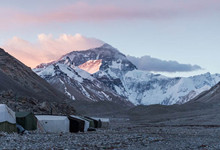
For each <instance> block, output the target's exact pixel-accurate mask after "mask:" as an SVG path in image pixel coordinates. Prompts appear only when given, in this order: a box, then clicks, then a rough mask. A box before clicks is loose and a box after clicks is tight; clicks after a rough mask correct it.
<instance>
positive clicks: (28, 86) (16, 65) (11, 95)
mask: <svg viewBox="0 0 220 150" xmlns="http://www.w3.org/2000/svg"><path fill="white" fill-rule="evenodd" d="M0 93H1V94H0V101H1V103H7V104H8V105H9V106H12V105H13V106H12V107H16V109H20V110H23V109H25V110H27V109H29V110H30V109H32V108H31V107H33V109H32V111H36V112H45V113H46V112H50V111H51V109H52V111H53V112H54V113H74V107H73V105H72V102H71V100H70V99H68V98H67V97H66V96H65V95H64V94H63V93H61V92H59V91H57V90H56V89H54V88H53V87H51V85H50V84H48V83H47V82H46V81H45V80H43V79H42V78H40V77H39V76H38V75H37V74H35V73H34V72H33V71H32V70H31V68H28V67H27V66H25V65H24V64H22V63H21V62H20V61H18V60H17V59H15V58H14V57H12V56H10V55H9V54H8V53H6V52H5V51H4V50H3V49H0ZM18 106H19V107H18ZM62 106H63V108H61V107H62ZM28 107H29V108H28ZM40 107H41V110H40Z"/></svg>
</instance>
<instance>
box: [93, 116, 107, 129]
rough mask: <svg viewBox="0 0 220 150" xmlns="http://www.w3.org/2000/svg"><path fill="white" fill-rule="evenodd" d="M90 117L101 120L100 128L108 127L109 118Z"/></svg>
mask: <svg viewBox="0 0 220 150" xmlns="http://www.w3.org/2000/svg"><path fill="white" fill-rule="evenodd" d="M91 118H92V119H95V120H97V121H98V120H101V122H102V128H108V127H109V124H110V120H109V118H98V117H91Z"/></svg>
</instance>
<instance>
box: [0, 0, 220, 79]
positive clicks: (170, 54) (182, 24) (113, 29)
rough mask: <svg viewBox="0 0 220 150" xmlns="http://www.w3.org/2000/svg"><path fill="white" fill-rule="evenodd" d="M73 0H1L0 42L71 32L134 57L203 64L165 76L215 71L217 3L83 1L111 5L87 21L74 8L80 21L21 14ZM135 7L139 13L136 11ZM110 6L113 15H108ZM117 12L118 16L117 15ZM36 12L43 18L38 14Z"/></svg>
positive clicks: (219, 42) (219, 39)
mask: <svg viewBox="0 0 220 150" xmlns="http://www.w3.org/2000/svg"><path fill="white" fill-rule="evenodd" d="M78 2H79V1H68V0H66V1H65V0H64V1H60V0H46V1H45V0H44V1H43V0H42V1H37V2H36V1H32V0H19V1H14V0H13V1H12V0H3V1H1V6H0V9H1V8H4V9H1V10H0V13H1V15H0V17H1V18H2V20H3V21H4V23H3V25H2V26H0V33H1V34H0V45H3V44H4V43H5V42H6V41H7V40H9V39H11V38H12V37H14V36H16V37H19V38H21V39H24V40H27V41H31V42H34V41H36V40H37V35H39V34H41V33H44V34H53V36H55V37H58V36H59V35H60V34H63V33H66V34H71V35H75V34H76V33H80V34H82V35H84V36H87V37H94V38H97V39H100V40H102V41H104V42H107V43H109V44H110V45H112V46H113V47H116V48H117V49H119V50H120V51H121V52H123V53H124V54H126V55H132V56H137V57H140V56H143V55H150V56H152V57H156V58H159V59H162V60H176V61H178V62H179V63H185V64H192V65H194V64H196V65H199V66H201V67H202V68H204V70H202V71H197V72H191V73H178V74H171V76H175V75H184V76H188V75H194V74H199V73H202V72H207V71H209V72H211V73H220V70H219V55H220V51H219V50H220V29H219V27H220V2H219V1H216V0H210V1H209V2H207V1H204V0H201V1H200V0H195V1H193V2H191V1H189V0H186V1H181V2H180V3H178V2H177V1H174V0H167V1H166V0H155V1H151V0H145V1H143V0H136V1H135V2H134V1H131V0H128V1H127V3H125V1H124V0H122V1H120V3H119V2H118V1H116V0H114V1H111V2H108V1H105V0H102V1H101V0H95V1H93V2H91V1H83V2H84V3H85V4H86V5H85V6H84V3H83V8H87V7H88V9H91V10H92V11H93V7H95V8H100V7H102V6H103V7H104V8H105V7H106V9H108V8H109V7H108V6H109V5H110V6H115V7H116V8H114V9H111V8H110V10H109V12H108V13H106V14H103V15H100V14H97V13H96V14H93V16H91V19H90V18H89V17H90V16H89V13H88V14H86V13H87V12H86V11H85V14H84V10H80V9H79V10H77V11H82V12H79V13H80V14H79V16H80V17H81V18H82V19H81V18H74V17H72V18H71V17H70V18H68V17H67V18H65V20H62V19H58V20H57V19H55V20H53V19H54V18H53V17H50V16H49V17H48V20H47V18H46V21H45V20H37V19H39V18H37V19H36V20H37V21H36V20H34V19H33V20H32V19H30V18H28V19H26V18H25V17H23V16H24V14H27V15H30V16H33V18H34V17H35V15H36V14H37V15H38V14H41V12H46V13H45V14H47V12H50V11H53V10H57V11H59V10H62V9H60V8H65V7H66V6H68V5H73V7H74V5H78V4H77V3H78ZM81 2H82V1H81ZM166 2H167V3H166ZM122 3H123V5H124V7H123V6H122ZM140 4H141V5H140ZM132 5H134V6H132ZM163 5H164V7H163ZM79 7H81V4H79ZM120 7H123V9H124V10H123V11H122V12H121V11H118V9H117V8H120ZM133 7H134V9H133V10H132V11H131V10H130V9H132V8H133ZM139 7H140V10H141V11H139V10H138V8H139ZM145 7H146V11H145ZM74 8H75V7H74ZM165 8H166V9H165ZM115 9H116V13H114V10H115ZM1 11H2V12H1ZM13 11H14V12H16V13H15V14H17V12H19V13H20V12H22V15H21V16H22V17H21V21H20V20H19V17H20V16H18V17H17V18H16V19H17V20H16V19H15V20H13V17H15V15H13V13H12V14H11V12H13ZM103 11H105V10H103ZM112 11H113V12H112ZM117 11H118V12H117ZM98 13H99V12H98ZM100 13H101V12H100ZM117 13H120V14H119V15H117ZM68 14H69V13H66V14H62V15H68ZM133 14H135V15H133ZM151 14H152V15H151ZM59 15H60V14H59ZM62 15H61V17H62ZM42 16H43V17H44V14H42V15H41V17H42ZM108 17H109V18H108ZM8 18H10V19H8ZM51 18H52V19H51ZM93 18H94V20H93ZM71 19H72V20H71ZM74 19H75V20H74ZM22 20H24V22H23V21H22ZM27 21H29V22H27ZM166 75H167V74H166ZM168 75H170V74H168Z"/></svg>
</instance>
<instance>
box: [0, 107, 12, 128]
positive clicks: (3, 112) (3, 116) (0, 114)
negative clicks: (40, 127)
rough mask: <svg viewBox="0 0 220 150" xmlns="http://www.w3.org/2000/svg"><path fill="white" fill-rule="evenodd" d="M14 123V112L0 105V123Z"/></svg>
mask: <svg viewBox="0 0 220 150" xmlns="http://www.w3.org/2000/svg"><path fill="white" fill-rule="evenodd" d="M5 121H7V122H9V123H12V124H15V123H16V117H15V112H14V111H12V110H11V109H10V108H8V106H7V105H5V104H0V122H5Z"/></svg>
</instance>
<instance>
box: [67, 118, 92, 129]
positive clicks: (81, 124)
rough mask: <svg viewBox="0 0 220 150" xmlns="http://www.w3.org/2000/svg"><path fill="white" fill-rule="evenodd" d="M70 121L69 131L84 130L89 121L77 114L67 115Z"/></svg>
mask: <svg viewBox="0 0 220 150" xmlns="http://www.w3.org/2000/svg"><path fill="white" fill-rule="evenodd" d="M68 119H69V121H70V126H69V131H70V132H79V131H80V132H86V131H88V128H89V121H87V120H85V119H82V118H80V117H79V116H75V115H70V116H69V117H68Z"/></svg>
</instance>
